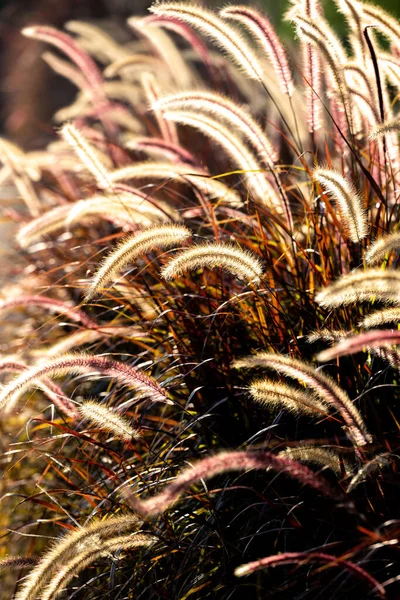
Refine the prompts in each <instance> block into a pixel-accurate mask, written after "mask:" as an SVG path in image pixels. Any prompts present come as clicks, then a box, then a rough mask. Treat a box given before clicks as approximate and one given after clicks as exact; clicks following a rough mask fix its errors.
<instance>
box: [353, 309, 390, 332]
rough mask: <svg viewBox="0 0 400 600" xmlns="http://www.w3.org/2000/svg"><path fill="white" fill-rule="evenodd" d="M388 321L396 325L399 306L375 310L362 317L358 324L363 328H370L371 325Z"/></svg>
mask: <svg viewBox="0 0 400 600" xmlns="http://www.w3.org/2000/svg"><path fill="white" fill-rule="evenodd" d="M388 323H395V324H396V325H398V324H399V323H400V308H385V309H383V310H377V311H376V312H374V313H372V314H371V315H367V316H366V317H364V319H363V320H362V321H360V322H359V324H358V326H359V327H363V328H364V329H371V328H372V327H379V325H387V324H388Z"/></svg>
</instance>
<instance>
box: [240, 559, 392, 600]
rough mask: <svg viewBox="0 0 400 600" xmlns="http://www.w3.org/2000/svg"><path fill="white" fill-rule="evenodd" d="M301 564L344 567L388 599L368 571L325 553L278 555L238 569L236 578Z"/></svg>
mask: <svg viewBox="0 0 400 600" xmlns="http://www.w3.org/2000/svg"><path fill="white" fill-rule="evenodd" d="M301 562H322V563H326V564H327V565H331V566H338V567H343V568H344V569H346V570H347V571H349V572H350V573H351V574H353V575H355V576H356V577H358V578H360V579H362V580H364V581H366V582H367V583H368V585H369V587H371V588H372V589H373V590H375V591H376V592H377V593H378V594H379V596H380V597H381V598H385V597H386V592H385V588H384V587H383V586H382V585H381V584H380V583H379V582H378V581H377V580H376V579H375V578H374V577H372V576H371V575H370V574H369V573H368V572H367V571H365V570H364V569H362V568H361V567H359V566H358V565H357V564H355V563H353V562H350V561H348V560H344V559H342V558H337V557H336V556H333V555H331V554H325V553H323V552H284V553H283V554H277V555H276V556H267V557H265V558H261V559H260V560H255V561H253V562H250V563H247V564H245V565H241V566H240V567H237V568H236V569H235V575H236V577H243V576H244V575H250V574H251V573H255V572H256V571H258V570H259V569H267V568H268V567H275V566H277V565H288V564H292V563H295V564H299V563H301Z"/></svg>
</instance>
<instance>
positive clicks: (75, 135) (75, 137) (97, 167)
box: [60, 123, 111, 190]
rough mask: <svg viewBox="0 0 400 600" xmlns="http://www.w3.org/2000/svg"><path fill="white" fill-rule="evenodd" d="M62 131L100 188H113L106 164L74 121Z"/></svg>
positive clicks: (64, 126)
mask: <svg viewBox="0 0 400 600" xmlns="http://www.w3.org/2000/svg"><path fill="white" fill-rule="evenodd" d="M60 133H61V135H62V137H63V138H64V140H65V141H66V142H68V144H69V145H70V146H71V148H72V149H73V150H74V151H75V152H76V155H77V156H78V158H79V159H80V160H81V162H82V164H84V165H85V167H86V168H87V170H88V171H89V172H90V173H91V174H92V175H93V177H94V178H95V179H96V181H97V183H98V185H99V187H100V188H103V189H105V190H107V189H110V188H111V183H110V180H109V178H108V173H107V169H106V167H105V165H103V164H102V162H101V160H100V158H99V156H98V154H97V152H96V151H95V150H94V149H93V148H92V146H91V145H90V144H89V143H88V142H87V140H85V138H84V137H83V135H82V133H81V132H80V131H79V130H78V129H77V128H76V127H75V126H74V125H72V123H68V124H66V125H63V127H62V128H61V130H60Z"/></svg>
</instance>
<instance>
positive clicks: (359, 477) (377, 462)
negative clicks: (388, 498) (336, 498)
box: [346, 452, 391, 494]
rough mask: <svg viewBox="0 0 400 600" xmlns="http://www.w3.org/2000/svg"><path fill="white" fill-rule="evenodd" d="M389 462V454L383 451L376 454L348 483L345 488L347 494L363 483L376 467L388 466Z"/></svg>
mask: <svg viewBox="0 0 400 600" xmlns="http://www.w3.org/2000/svg"><path fill="white" fill-rule="evenodd" d="M390 464H391V462H390V454H389V453H388V452H383V453H382V454H378V455H377V456H375V457H374V458H373V459H372V460H370V461H369V462H367V463H366V464H365V465H363V466H362V467H361V468H360V469H359V470H358V471H357V473H356V474H355V475H354V477H353V478H352V479H351V481H350V483H349V487H348V488H347V490H346V493H347V494H350V492H352V491H353V490H354V489H355V488H356V487H357V486H358V485H360V483H363V481H365V480H366V479H367V477H368V475H370V474H371V473H374V472H376V471H377V470H378V469H382V468H384V467H388V466H389V465H390Z"/></svg>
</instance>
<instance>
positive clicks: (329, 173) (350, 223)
mask: <svg viewBox="0 0 400 600" xmlns="http://www.w3.org/2000/svg"><path fill="white" fill-rule="evenodd" d="M313 178H314V180H315V181H317V182H318V183H319V184H320V185H321V186H322V188H323V189H324V190H325V191H326V192H327V193H328V194H329V195H330V197H331V198H333V199H334V200H335V201H336V202H337V204H338V207H339V211H340V213H341V215H342V219H343V224H344V225H345V228H346V230H347V232H348V235H349V237H350V239H351V240H352V241H353V242H359V241H360V240H361V239H362V238H364V237H365V236H366V235H367V233H368V224H367V218H366V212H365V210H364V207H363V205H362V200H361V197H360V196H359V194H357V192H356V190H355V189H354V187H353V185H352V184H351V183H350V182H349V181H347V180H346V179H345V178H344V177H342V175H341V174H340V173H339V172H338V171H335V170H334V169H321V168H318V169H315V170H314V171H313Z"/></svg>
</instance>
